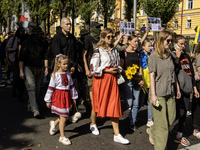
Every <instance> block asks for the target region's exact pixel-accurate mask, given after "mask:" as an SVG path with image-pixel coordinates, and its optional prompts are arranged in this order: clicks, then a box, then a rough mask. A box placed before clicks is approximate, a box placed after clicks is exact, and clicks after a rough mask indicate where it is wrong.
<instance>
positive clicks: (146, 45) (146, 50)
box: [138, 40, 153, 127]
mask: <svg viewBox="0 0 200 150" xmlns="http://www.w3.org/2000/svg"><path fill="white" fill-rule="evenodd" d="M151 46H152V45H151V41H150V40H144V42H143V43H142V49H143V51H142V52H141V58H140V62H141V67H142V76H143V77H142V78H143V81H144V85H143V88H142V90H141V91H140V102H139V109H140V108H141V107H142V106H143V105H144V101H145V99H147V104H148V122H147V126H148V127H151V126H152V125H153V117H152V114H151V108H150V103H149V101H148V93H149V87H150V75H149V69H148V62H147V61H148V59H149V56H150V52H151V48H152V47H151ZM139 109H138V110H139Z"/></svg>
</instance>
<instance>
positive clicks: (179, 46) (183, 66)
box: [174, 35, 198, 146]
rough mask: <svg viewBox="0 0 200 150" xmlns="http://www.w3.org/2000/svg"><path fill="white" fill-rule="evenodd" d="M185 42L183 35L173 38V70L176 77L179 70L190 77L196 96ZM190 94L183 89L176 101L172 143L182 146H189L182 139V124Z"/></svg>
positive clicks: (184, 119) (184, 138)
mask: <svg viewBox="0 0 200 150" xmlns="http://www.w3.org/2000/svg"><path fill="white" fill-rule="evenodd" d="M185 41H186V40H185V37H184V36H183V35H176V36H175V45H174V49H175V54H176V58H175V70H176V74H177V75H178V74H179V72H180V70H183V71H184V72H185V73H186V74H187V75H189V76H190V77H191V82H192V85H193V88H194V94H195V95H197V93H198V91H197V88H196V86H195V79H194V70H193V66H192V62H191V59H190V56H189V55H188V54H186V52H185ZM187 82H189V81H187ZM191 91H192V90H191ZM190 94H191V93H186V92H184V91H183V89H181V98H177V99H176V107H177V108H176V110H177V112H176V114H177V118H178V132H177V134H176V137H175V139H174V142H176V143H180V144H182V145H183V146H189V145H190V142H189V141H188V140H187V138H186V137H183V130H184V124H185V122H186V113H187V107H188V106H189V103H190Z"/></svg>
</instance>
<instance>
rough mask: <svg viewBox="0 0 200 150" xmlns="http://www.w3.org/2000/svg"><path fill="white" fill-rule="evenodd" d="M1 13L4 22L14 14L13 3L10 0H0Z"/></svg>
mask: <svg viewBox="0 0 200 150" xmlns="http://www.w3.org/2000/svg"><path fill="white" fill-rule="evenodd" d="M1 13H2V14H3V17H4V18H5V20H7V18H8V17H11V16H12V14H13V13H14V3H13V1H12V0H1Z"/></svg>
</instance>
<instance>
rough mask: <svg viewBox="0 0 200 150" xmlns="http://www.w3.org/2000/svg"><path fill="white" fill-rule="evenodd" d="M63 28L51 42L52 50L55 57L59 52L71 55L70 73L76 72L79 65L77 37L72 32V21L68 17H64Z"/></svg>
mask: <svg viewBox="0 0 200 150" xmlns="http://www.w3.org/2000/svg"><path fill="white" fill-rule="evenodd" d="M60 26H61V30H58V31H57V33H56V34H55V35H54V37H53V39H52V43H51V51H52V54H53V58H55V57H56V55H58V54H64V55H66V56H68V57H69V60H70V67H69V69H70V73H71V74H74V72H75V68H76V67H77V50H76V38H75V37H74V35H72V34H71V33H70V30H71V21H70V19H68V18H62V20H61V24H60Z"/></svg>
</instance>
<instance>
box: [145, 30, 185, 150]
mask: <svg viewBox="0 0 200 150" xmlns="http://www.w3.org/2000/svg"><path fill="white" fill-rule="evenodd" d="M170 44H172V35H171V33H170V32H167V31H162V32H160V33H159V35H158V40H157V41H156V43H155V47H154V48H155V51H154V52H152V54H151V55H150V57H149V60H148V67H149V73H150V93H149V97H150V98H149V99H150V102H151V111H152V115H153V118H154V125H153V126H151V127H150V128H148V129H147V133H148V134H149V141H150V143H151V144H154V149H155V150H161V149H165V148H166V144H167V139H168V130H169V126H170V125H171V124H172V123H173V122H174V120H175V116H176V105H175V93H174V86H176V88H177V98H180V97H181V93H180V89H179V85H178V82H177V80H176V76H175V70H174V64H173V61H172V58H171V56H170V54H169V48H170Z"/></svg>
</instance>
